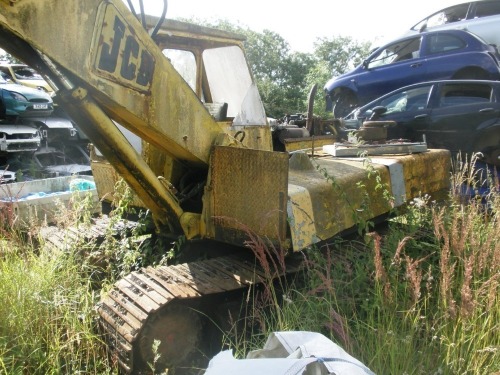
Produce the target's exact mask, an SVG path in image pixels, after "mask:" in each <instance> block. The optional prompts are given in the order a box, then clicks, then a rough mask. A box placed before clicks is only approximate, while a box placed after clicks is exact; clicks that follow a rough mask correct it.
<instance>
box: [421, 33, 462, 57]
mask: <svg viewBox="0 0 500 375" xmlns="http://www.w3.org/2000/svg"><path fill="white" fill-rule="evenodd" d="M464 47H466V43H465V42H464V41H463V40H462V39H460V38H458V37H456V36H455V35H451V34H444V33H439V34H436V35H431V36H430V37H429V43H428V46H427V49H428V51H427V53H428V54H429V55H432V54H435V53H442V52H449V51H454V50H457V49H461V48H464Z"/></svg>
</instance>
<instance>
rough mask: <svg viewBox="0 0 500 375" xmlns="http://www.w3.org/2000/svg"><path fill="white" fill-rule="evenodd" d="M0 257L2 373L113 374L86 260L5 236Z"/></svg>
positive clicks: (0, 346)
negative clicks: (17, 242) (98, 329)
mask: <svg viewBox="0 0 500 375" xmlns="http://www.w3.org/2000/svg"><path fill="white" fill-rule="evenodd" d="M0 255H1V256H0V316H1V317H2V319H1V320H0V373H5V374H79V373H81V374H83V373H85V374H105V373H111V371H110V370H109V369H110V368H112V367H111V366H110V365H109V363H108V362H107V359H106V358H107V357H106V355H105V351H104V349H105V348H104V346H103V345H102V342H101V340H100V338H99V337H98V335H97V334H96V333H95V332H96V330H95V323H96V322H95V312H94V310H93V309H94V306H95V303H96V298H97V297H98V296H96V293H95V292H94V291H93V290H92V289H91V288H90V283H89V277H88V275H87V273H86V270H85V263H83V265H82V260H81V259H75V258H74V257H72V256H71V255H69V254H53V253H50V252H47V251H44V250H43V249H41V250H37V251H35V250H34V249H33V248H27V247H26V245H23V246H22V247H21V246H17V245H15V244H13V242H12V241H8V242H7V241H5V239H3V240H2V241H1V242H0Z"/></svg>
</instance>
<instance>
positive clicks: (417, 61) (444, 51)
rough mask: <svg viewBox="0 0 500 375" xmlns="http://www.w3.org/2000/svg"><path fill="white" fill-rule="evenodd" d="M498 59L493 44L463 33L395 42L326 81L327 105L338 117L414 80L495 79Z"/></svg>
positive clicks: (423, 35) (433, 34)
mask: <svg viewBox="0 0 500 375" xmlns="http://www.w3.org/2000/svg"><path fill="white" fill-rule="evenodd" d="M499 61H500V55H499V53H498V50H497V48H496V47H495V46H494V45H491V44H487V43H486V42H484V41H483V40H482V39H481V38H479V37H478V36H476V35H475V34H472V33H470V32H467V31H464V30H446V31H434V32H424V33H420V34H418V35H413V36H408V37H404V38H400V39H398V40H396V41H393V42H391V43H388V44H386V45H384V46H382V47H380V48H377V49H376V50H375V51H373V52H372V53H371V54H370V56H369V57H368V58H367V59H366V60H364V61H363V63H362V64H361V65H359V66H358V67H357V68H355V69H354V70H352V71H350V72H348V73H346V74H343V75H341V76H339V77H336V78H332V79H331V80H330V81H328V82H327V83H326V85H325V87H324V89H325V94H326V98H327V107H328V109H329V110H333V115H334V116H335V117H336V118H342V117H344V116H346V115H347V114H349V113H350V112H351V111H352V110H353V109H354V108H356V107H358V106H361V105H363V104H366V103H368V102H369V101H371V100H373V99H375V98H377V97H379V96H381V95H384V94H386V93H388V92H391V91H393V90H396V89H398V88H400V87H403V86H407V85H411V84H414V83H418V82H424V81H430V80H443V79H484V80H500V65H499V64H500V63H499Z"/></svg>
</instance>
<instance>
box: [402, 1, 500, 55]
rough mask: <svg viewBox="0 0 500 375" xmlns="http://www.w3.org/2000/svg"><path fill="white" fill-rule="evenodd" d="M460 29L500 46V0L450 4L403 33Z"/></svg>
mask: <svg viewBox="0 0 500 375" xmlns="http://www.w3.org/2000/svg"><path fill="white" fill-rule="evenodd" d="M449 29H461V30H467V31H470V32H471V33H473V34H476V35H478V36H479V37H481V38H482V39H484V40H485V41H486V42H487V43H490V44H495V45H496V46H497V47H500V1H498V0H479V1H469V2H464V3H460V4H456V5H452V6H449V7H446V8H444V9H441V10H439V11H437V12H435V13H433V14H431V15H430V16H428V17H425V18H424V19H422V20H421V21H419V22H418V23H416V24H415V25H413V27H411V29H410V30H409V31H408V32H407V33H406V34H405V35H414V34H418V33H420V32H422V31H437V30H449Z"/></svg>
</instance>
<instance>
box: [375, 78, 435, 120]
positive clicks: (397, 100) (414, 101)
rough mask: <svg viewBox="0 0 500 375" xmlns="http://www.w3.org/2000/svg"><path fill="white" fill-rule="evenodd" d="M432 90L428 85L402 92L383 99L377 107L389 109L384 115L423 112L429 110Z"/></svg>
mask: <svg viewBox="0 0 500 375" xmlns="http://www.w3.org/2000/svg"><path fill="white" fill-rule="evenodd" d="M431 88H432V85H426V86H421V87H416V88H413V89H410V90H406V91H402V92H400V93H397V94H394V95H391V96H389V97H387V98H385V99H383V100H382V101H380V103H379V104H377V105H380V106H382V107H386V108H387V111H386V112H385V113H384V114H390V113H395V112H407V111H419V110H423V109H425V108H427V102H428V100H429V94H430V91H431Z"/></svg>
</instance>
